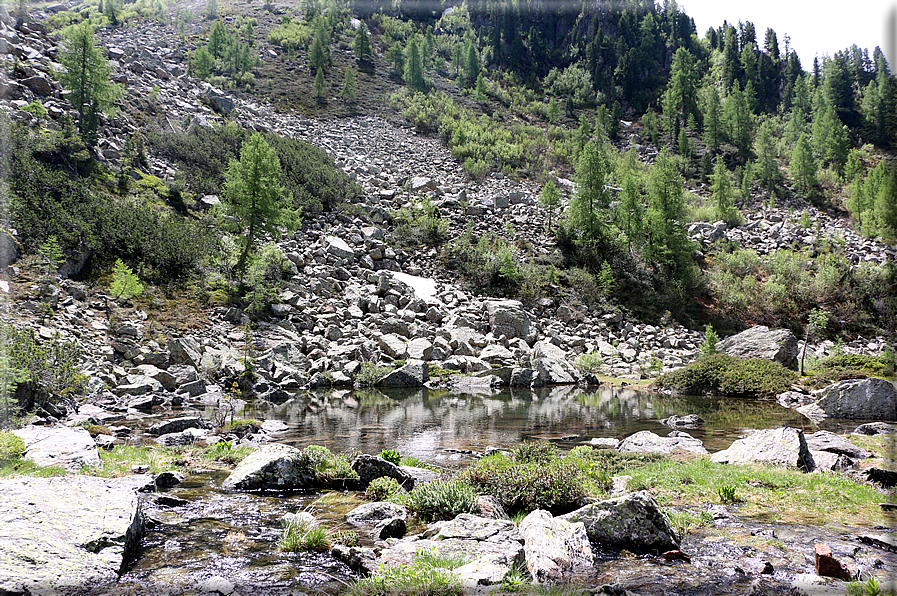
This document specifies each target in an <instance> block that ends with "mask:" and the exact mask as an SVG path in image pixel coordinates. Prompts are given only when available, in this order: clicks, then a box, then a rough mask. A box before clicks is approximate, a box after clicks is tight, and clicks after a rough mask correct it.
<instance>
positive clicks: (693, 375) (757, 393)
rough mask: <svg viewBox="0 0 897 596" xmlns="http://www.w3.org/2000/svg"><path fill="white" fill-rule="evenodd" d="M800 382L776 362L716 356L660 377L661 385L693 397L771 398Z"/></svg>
mask: <svg viewBox="0 0 897 596" xmlns="http://www.w3.org/2000/svg"><path fill="white" fill-rule="evenodd" d="M797 380H798V374H797V372H795V371H792V370H789V369H787V368H785V367H784V366H782V365H781V364H779V363H778V362H773V361H772V360H766V359H764V358H747V359H744V358H738V357H735V356H729V355H728V354H713V355H711V356H702V357H701V358H698V359H697V360H695V361H694V362H692V363H691V364H689V365H688V366H685V367H683V368H680V369H679V370H675V371H673V372H671V373H667V374H665V375H662V376H660V377H658V379H657V384H658V386H660V387H664V388H667V389H672V390H673V391H676V392H677V393H684V394H689V395H703V394H712V395H721V396H728V397H771V396H775V395H778V394H779V393H782V392H784V391H787V390H788V388H789V387H790V386H791V385H792V384H794V383H795V382H796V381H797Z"/></svg>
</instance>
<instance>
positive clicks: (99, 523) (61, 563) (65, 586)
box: [0, 475, 144, 594]
mask: <svg viewBox="0 0 897 596" xmlns="http://www.w3.org/2000/svg"><path fill="white" fill-rule="evenodd" d="M0 519H2V520H3V523H2V524H0V553H2V556H0V593H3V594H69V593H80V590H83V589H85V588H87V587H89V588H90V589H101V588H102V587H103V586H108V587H112V585H113V584H114V583H115V582H116V581H117V580H118V574H119V573H121V572H123V571H124V568H125V566H126V564H127V562H128V559H129V557H130V556H131V554H132V553H133V552H134V551H135V549H136V548H137V547H138V545H139V543H140V538H141V536H142V535H143V532H144V522H143V514H142V511H141V507H140V502H139V501H138V498H137V494H136V491H135V490H134V486H133V482H132V480H131V479H130V478H116V479H106V478H94V477H90V476H80V475H75V476H65V477H58V478H16V479H14V480H0Z"/></svg>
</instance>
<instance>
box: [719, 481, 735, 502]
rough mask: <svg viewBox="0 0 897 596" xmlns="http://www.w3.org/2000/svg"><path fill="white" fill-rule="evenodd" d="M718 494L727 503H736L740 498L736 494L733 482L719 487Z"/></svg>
mask: <svg viewBox="0 0 897 596" xmlns="http://www.w3.org/2000/svg"><path fill="white" fill-rule="evenodd" d="M716 494H717V495H719V500H720V501H722V502H723V503H726V504H729V503H734V502H735V501H737V500H738V499H737V497H736V496H735V487H734V486H732V485H731V484H727V485H725V486H721V487H719V488H717V489H716Z"/></svg>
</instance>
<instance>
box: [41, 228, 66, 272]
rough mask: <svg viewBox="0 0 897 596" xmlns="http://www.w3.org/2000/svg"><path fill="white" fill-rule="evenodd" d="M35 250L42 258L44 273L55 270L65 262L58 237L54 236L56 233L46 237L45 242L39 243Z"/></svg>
mask: <svg viewBox="0 0 897 596" xmlns="http://www.w3.org/2000/svg"><path fill="white" fill-rule="evenodd" d="M37 252H38V254H40V256H41V257H42V258H43V259H44V263H45V266H46V269H45V275H49V274H50V273H51V272H55V271H57V270H58V269H59V267H60V266H61V265H62V264H63V263H64V262H65V253H64V252H63V250H62V246H61V245H60V244H59V239H58V238H57V237H56V234H53V235H52V236H50V237H49V238H47V240H46V242H44V243H43V244H41V245H40V248H38V251H37Z"/></svg>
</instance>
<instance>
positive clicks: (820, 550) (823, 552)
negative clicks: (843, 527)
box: [813, 544, 859, 581]
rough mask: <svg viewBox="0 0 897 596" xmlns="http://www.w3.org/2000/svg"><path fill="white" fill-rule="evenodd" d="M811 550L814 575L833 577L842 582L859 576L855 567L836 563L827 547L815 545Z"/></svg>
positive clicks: (825, 545)
mask: <svg viewBox="0 0 897 596" xmlns="http://www.w3.org/2000/svg"><path fill="white" fill-rule="evenodd" d="M813 550H814V552H815V555H816V575H819V576H822V577H834V578H835V579H840V580H842V581H850V580H852V579H855V578H856V577H857V576H858V575H859V571H858V570H857V569H856V568H855V567H853V566H848V565H845V564H844V563H842V562H840V561H838V560H837V559H836V558H835V556H834V555H833V554H832V549H831V547H830V546H829V545H827V544H817V545H816V546H815V547H814V548H813Z"/></svg>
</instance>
